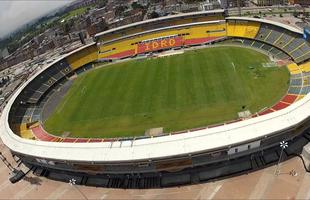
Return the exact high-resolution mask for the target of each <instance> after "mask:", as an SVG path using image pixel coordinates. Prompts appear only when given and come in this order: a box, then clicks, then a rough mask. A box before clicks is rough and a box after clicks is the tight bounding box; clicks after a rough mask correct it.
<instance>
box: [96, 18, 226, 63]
mask: <svg viewBox="0 0 310 200" xmlns="http://www.w3.org/2000/svg"><path fill="white" fill-rule="evenodd" d="M225 36H226V26H225V23H224V22H213V23H212V22H210V23H206V24H192V25H188V26H185V27H179V28H173V27H168V28H165V30H161V29H160V30H153V31H152V32H151V33H140V34H139V35H133V36H128V37H126V38H123V39H120V40H115V41H111V42H108V43H102V44H101V45H100V46H99V56H98V57H99V58H105V59H121V58H126V57H131V56H133V55H135V54H143V53H146V52H148V51H157V50H162V49H167V48H168V49H169V48H175V47H178V46H181V45H196V44H203V43H206V42H210V41H214V40H216V39H218V38H222V37H225ZM172 38H177V41H173V42H169V41H166V40H167V39H168V40H170V39H172ZM180 40H182V41H180ZM142 46H145V47H144V48H143V47H142Z"/></svg>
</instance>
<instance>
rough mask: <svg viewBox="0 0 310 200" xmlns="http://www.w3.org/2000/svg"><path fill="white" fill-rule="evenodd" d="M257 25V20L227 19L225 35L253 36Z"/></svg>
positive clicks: (257, 27)
mask: <svg viewBox="0 0 310 200" xmlns="http://www.w3.org/2000/svg"><path fill="white" fill-rule="evenodd" d="M259 27H260V23H259V22H251V21H238V20H229V21H228V22H227V36H232V37H243V38H255V36H256V35H257V33H258V30H259Z"/></svg>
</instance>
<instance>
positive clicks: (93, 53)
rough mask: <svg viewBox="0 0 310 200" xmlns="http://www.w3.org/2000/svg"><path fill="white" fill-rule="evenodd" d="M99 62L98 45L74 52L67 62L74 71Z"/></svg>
mask: <svg viewBox="0 0 310 200" xmlns="http://www.w3.org/2000/svg"><path fill="white" fill-rule="evenodd" d="M96 60H98V48H97V46H96V44H91V45H89V46H86V47H85V48H83V49H82V50H80V49H79V51H75V52H73V53H72V54H71V55H69V56H68V58H67V62H68V63H69V65H70V67H71V69H72V70H76V69H78V68H79V67H82V66H83V65H85V64H88V63H90V62H93V61H96Z"/></svg>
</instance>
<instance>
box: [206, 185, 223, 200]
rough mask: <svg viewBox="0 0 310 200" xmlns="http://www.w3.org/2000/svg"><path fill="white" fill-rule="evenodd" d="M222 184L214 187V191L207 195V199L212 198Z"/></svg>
mask: <svg viewBox="0 0 310 200" xmlns="http://www.w3.org/2000/svg"><path fill="white" fill-rule="evenodd" d="M221 187H222V184H221V185H218V186H216V187H215V189H214V191H213V192H212V193H211V194H210V195H209V196H208V198H207V199H213V197H214V196H215V195H216V193H217V192H218V191H219V190H220V189H221Z"/></svg>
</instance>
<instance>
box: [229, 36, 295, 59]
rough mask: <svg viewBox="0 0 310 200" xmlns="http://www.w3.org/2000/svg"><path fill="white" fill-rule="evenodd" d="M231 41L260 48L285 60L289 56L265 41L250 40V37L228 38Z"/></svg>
mask: <svg viewBox="0 0 310 200" xmlns="http://www.w3.org/2000/svg"><path fill="white" fill-rule="evenodd" d="M230 41H231V42H233V43H236V42H237V43H238V44H242V45H245V46H250V47H254V48H257V49H262V50H264V51H266V52H268V53H270V54H272V55H273V56H274V57H275V58H277V59H280V60H287V59H289V56H288V55H286V54H285V53H283V52H282V51H281V50H279V49H277V48H275V47H273V46H271V45H269V44H267V43H263V42H260V41H255V40H251V39H237V40H236V39H232V40H230Z"/></svg>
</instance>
